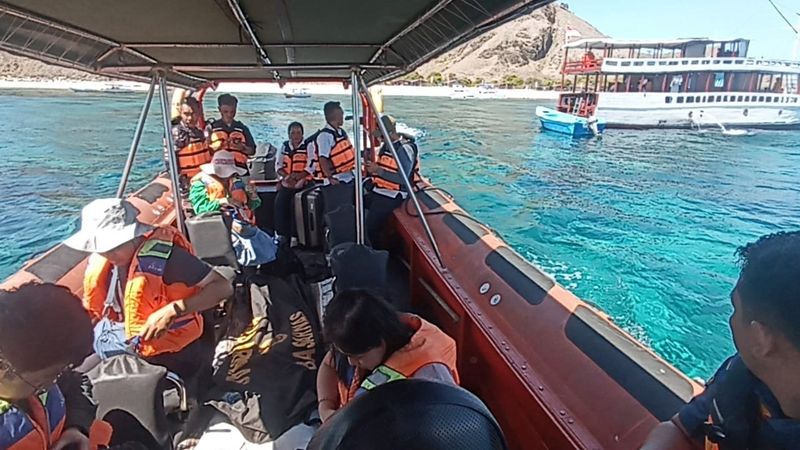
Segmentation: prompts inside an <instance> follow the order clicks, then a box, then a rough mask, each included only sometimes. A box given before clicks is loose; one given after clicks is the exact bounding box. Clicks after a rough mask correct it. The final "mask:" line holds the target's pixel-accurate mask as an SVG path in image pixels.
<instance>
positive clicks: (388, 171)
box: [372, 141, 419, 192]
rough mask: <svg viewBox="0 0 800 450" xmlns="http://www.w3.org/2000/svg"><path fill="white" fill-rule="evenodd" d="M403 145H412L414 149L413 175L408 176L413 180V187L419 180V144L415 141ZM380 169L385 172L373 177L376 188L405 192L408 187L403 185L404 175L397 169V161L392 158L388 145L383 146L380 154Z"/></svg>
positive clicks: (403, 150)
mask: <svg viewBox="0 0 800 450" xmlns="http://www.w3.org/2000/svg"><path fill="white" fill-rule="evenodd" d="M402 145H410V146H411V148H412V149H413V156H412V158H413V159H412V161H411V173H410V174H406V175H408V176H409V177H410V178H411V184H412V187H413V185H414V184H415V183H416V181H417V178H419V152H418V150H417V144H416V143H414V141H405V142H402ZM396 151H398V152H405V149H402V148H400V149H397V148H396ZM378 167H380V168H381V169H383V170H384V172H383V173H378V174H377V175H373V176H372V183H373V184H374V185H375V187H376V188H380V189H388V190H390V191H398V192H401V191H402V192H405V191H406V186H405V185H404V184H402V178H401V177H402V175H401V174H400V169H399V168H398V167H397V161H395V160H394V156H392V151H391V150H390V149H389V147H387V146H386V145H383V146H381V149H380V151H379V152H378Z"/></svg>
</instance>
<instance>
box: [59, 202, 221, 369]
mask: <svg viewBox="0 0 800 450" xmlns="http://www.w3.org/2000/svg"><path fill="white" fill-rule="evenodd" d="M138 214H139V211H138V210H137V209H136V208H135V207H134V206H133V205H132V204H131V203H130V202H128V201H127V200H121V199H117V198H111V199H99V200H95V201H93V202H91V203H89V204H88V205H87V206H85V207H84V208H83V211H82V213H81V229H80V231H78V233H76V234H75V235H73V236H72V237H70V238H69V239H67V240H66V241H64V244H65V245H67V246H69V247H72V248H74V249H76V250H81V251H85V252H91V253H92V255H91V256H90V258H89V264H88V266H87V268H86V274H85V276H84V282H83V304H84V307H85V308H86V309H87V310H88V311H89V313H90V315H91V316H92V318H93V319H94V320H95V321H98V320H100V319H101V318H103V317H104V316H106V315H108V316H110V317H109V318H111V319H112V320H116V321H121V322H123V323H124V325H125V335H126V338H127V339H129V340H134V338H138V339H137V340H139V341H140V343H139V345H138V351H139V353H140V354H141V355H142V356H143V357H145V359H147V360H148V361H149V362H151V363H153V364H157V365H162V366H166V367H167V368H168V369H169V370H171V371H173V372H175V373H177V374H178V375H180V376H181V377H182V378H184V380H194V379H196V378H198V377H201V376H205V375H206V374H205V372H204V370H205V366H204V364H205V363H206V362H208V363H210V356H211V353H212V352H213V350H212V349H210V348H205V346H204V344H203V343H202V342H201V341H199V338H200V336H201V334H202V331H203V319H202V317H201V316H200V313H201V312H202V311H205V310H208V309H211V308H213V307H215V306H216V305H217V304H219V302H221V301H222V300H224V299H226V298H228V297H230V296H231V295H232V293H233V288H232V286H231V284H230V283H229V282H228V281H227V280H225V278H223V277H222V276H221V275H219V274H217V272H215V271H214V270H212V269H211V267H210V266H209V265H207V264H206V263H204V262H203V261H200V260H199V259H197V258H196V257H195V256H194V254H193V253H192V247H191V245H190V244H189V242H187V241H186V239H185V238H184V237H183V236H182V235H181V234H180V233H179V232H178V230H177V229H175V228H173V227H169V226H163V227H153V226H150V225H147V224H144V223H141V222H139V221H138V220H137V216H138ZM115 275H116V276H115ZM113 280H117V282H116V283H113V282H112V281H113ZM109 296H113V297H112V298H115V299H116V303H117V304H120V305H121V310H120V311H118V312H117V311H107V309H106V308H105V305H106V300H107V298H108V297H109ZM209 372H210V368H209ZM207 375H208V376H210V373H208V374H207ZM187 383H188V381H187Z"/></svg>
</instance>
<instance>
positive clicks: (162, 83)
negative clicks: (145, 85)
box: [156, 71, 186, 234]
mask: <svg viewBox="0 0 800 450" xmlns="http://www.w3.org/2000/svg"><path fill="white" fill-rule="evenodd" d="M156 76H157V77H158V94H159V98H160V100H161V116H162V118H163V119H164V135H165V136H166V139H165V140H166V143H167V154H168V156H167V160H168V161H169V178H170V181H171V182H172V202H173V206H174V208H175V221H176V222H177V225H178V230H179V231H180V232H181V233H184V234H186V227H185V226H184V223H183V200H181V185H180V178H179V176H178V157H177V155H176V153H175V141H174V140H173V139H172V123H171V121H170V117H169V115H170V111H169V105H170V103H169V96H168V95H167V81H166V78H167V75H166V73H164V72H161V71H159V72H158V73H157V74H156Z"/></svg>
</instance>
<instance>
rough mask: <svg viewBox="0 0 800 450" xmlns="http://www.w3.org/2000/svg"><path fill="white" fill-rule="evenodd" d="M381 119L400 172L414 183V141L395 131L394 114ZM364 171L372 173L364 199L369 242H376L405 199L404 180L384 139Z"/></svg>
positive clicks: (415, 145)
mask: <svg viewBox="0 0 800 450" xmlns="http://www.w3.org/2000/svg"><path fill="white" fill-rule="evenodd" d="M381 122H383V126H384V127H385V128H386V131H388V132H389V137H390V138H391V139H392V145H393V146H394V150H395V152H396V153H397V157H398V158H400V165H401V166H402V168H403V171H404V172H405V173H406V175H407V176H409V180H410V181H412V182H413V177H414V174H415V173H416V172H417V170H418V169H419V151H418V149H417V144H416V143H415V142H414V141H413V139H409V138H407V137H404V136H402V135H400V134H398V133H397V122H396V121H395V119H394V118H393V117H391V116H389V115H383V116H382V117H381ZM375 132H376V137H381V136H380V130H375ZM366 170H367V173H368V174H370V175H371V176H372V183H373V189H372V192H370V193H369V195H368V196H367V200H366V201H365V204H366V205H367V216H366V219H365V228H366V232H367V237H368V239H369V241H370V242H371V243H372V244H373V245H375V244H376V243H377V242H378V239H379V238H380V233H381V230H383V227H384V224H385V223H386V219H388V218H389V216H390V215H391V214H392V212H393V211H394V210H395V209H397V207H399V206H400V205H402V204H403V202H404V201H405V200H406V199H407V198H408V189H406V185H405V184H404V183H403V178H402V175H401V174H400V169H399V167H398V165H397V161H395V159H394V156H393V155H392V152H391V149H390V148H389V146H388V145H387V144H386V143H385V142H384V144H383V146H381V148H380V150H379V151H378V155H377V161H374V162H373V161H367V163H366Z"/></svg>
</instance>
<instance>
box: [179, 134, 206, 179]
mask: <svg viewBox="0 0 800 450" xmlns="http://www.w3.org/2000/svg"><path fill="white" fill-rule="evenodd" d="M175 156H176V157H177V161H178V173H179V174H180V175H186V176H187V177H189V178H191V177H193V176H195V175H196V174H197V173H198V172H200V166H202V165H203V164H207V163H210V162H211V150H210V148H209V146H208V143H207V142H206V139H205V136H203V137H202V138H201V137H199V136H197V137H194V136H189V139H188V144H186V145H185V146H184V147H181V148H179V149H178V150H177V151H176V152H175Z"/></svg>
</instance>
